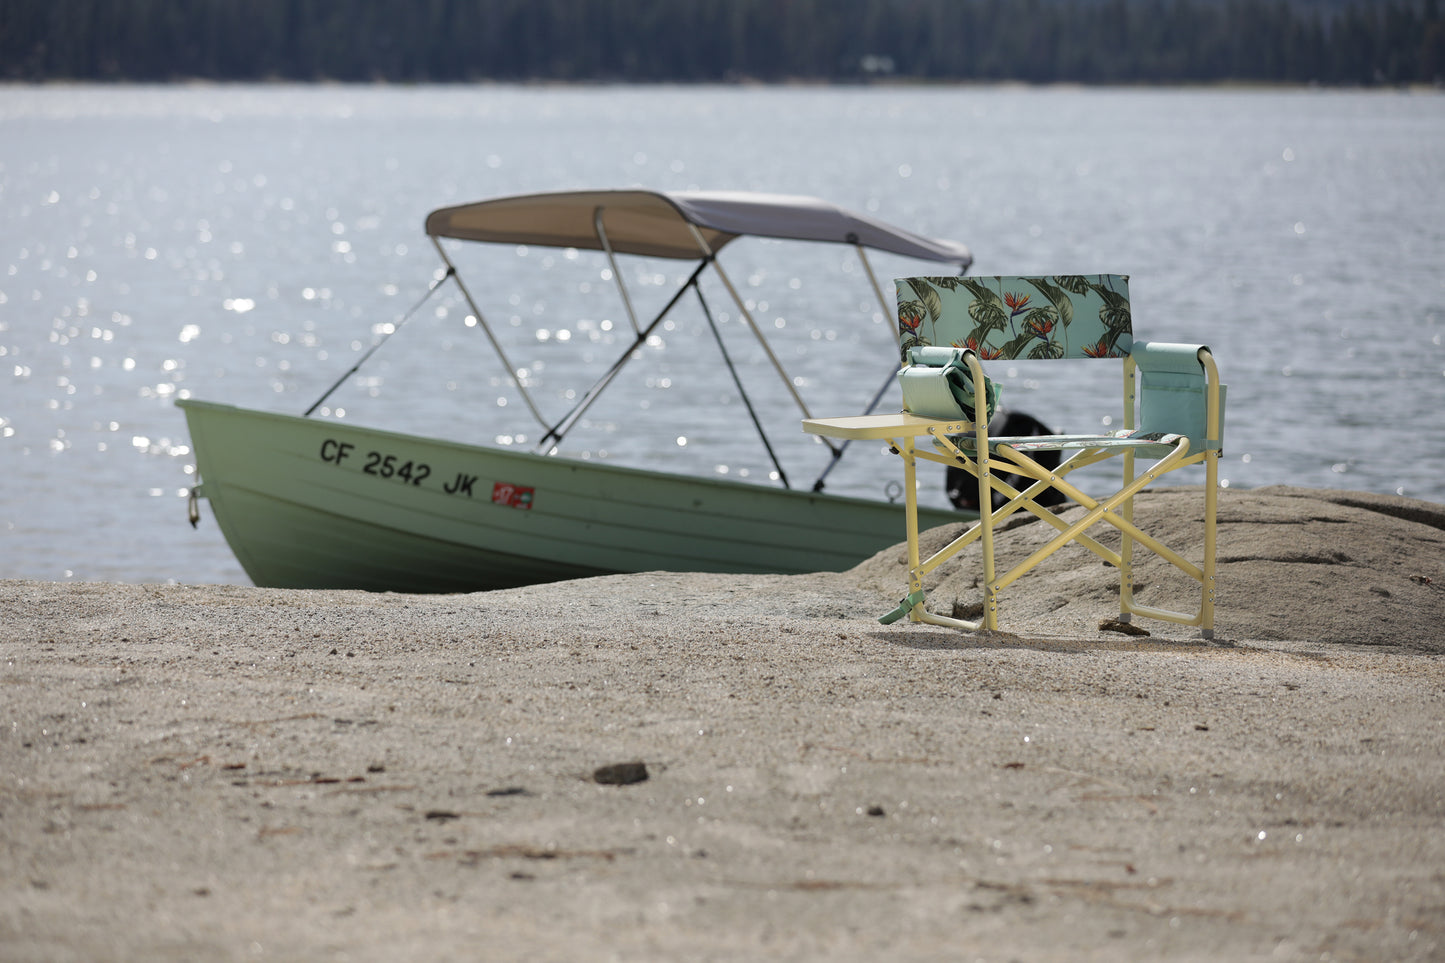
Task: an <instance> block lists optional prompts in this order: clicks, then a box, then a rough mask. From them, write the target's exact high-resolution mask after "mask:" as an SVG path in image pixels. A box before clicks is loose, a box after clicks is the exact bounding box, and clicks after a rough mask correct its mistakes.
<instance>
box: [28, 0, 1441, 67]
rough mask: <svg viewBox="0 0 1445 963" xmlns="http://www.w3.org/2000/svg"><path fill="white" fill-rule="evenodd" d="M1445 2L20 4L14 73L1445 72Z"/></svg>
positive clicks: (264, 0)
mask: <svg viewBox="0 0 1445 963" xmlns="http://www.w3.org/2000/svg"><path fill="white" fill-rule="evenodd" d="M1439 2H1440V0H1383V2H1343V0H1335V2H1330V0H1315V2H1310V3H1306V2H1304V0H402V2H398V0H3V2H0V78H4V79H9V80H27V81H30V80H34V81H40V80H84V81H108V80H124V81H168V80H178V79H188V78H201V79H210V80H222V81H257V80H301V81H309V80H323V79H329V80H339V81H369V80H386V81H393V82H413V81H416V82H422V81H433V82H448V81H471V80H504V81H534V80H554V81H682V82H715V81H736V80H760V81H782V80H817V81H856V80H865V79H882V78H898V79H907V80H916V81H1024V82H1031V83H1052V82H1078V83H1217V82H1230V81H1237V82H1265V83H1320V84H1332V85H1333V84H1351V85H1354V84H1409V83H1434V84H1438V83H1441V82H1442V79H1445V21H1442V19H1441V16H1440V11H1439Z"/></svg>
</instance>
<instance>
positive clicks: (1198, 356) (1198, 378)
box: [803, 274, 1225, 638]
mask: <svg viewBox="0 0 1445 963" xmlns="http://www.w3.org/2000/svg"><path fill="white" fill-rule="evenodd" d="M896 284H897V289H898V323H899V334H900V338H901V345H902V348H903V358H904V366H903V368H902V369H901V370H900V371H899V383H900V385H901V386H902V389H903V396H904V410H903V411H901V412H899V413H897V414H884V415H861V416H852V417H842V418H816V419H808V420H806V421H804V422H803V430H804V431H806V432H809V433H811V434H818V435H827V436H830V437H835V438H845V439H846V438H855V439H880V440H886V441H887V442H888V443H889V445H890V446H891V449H892V450H893V451H894V452H896V453H897V454H898V455H900V456H901V457H902V459H903V476H904V484H903V490H904V493H905V517H906V527H907V536H908V565H909V573H908V589H909V591H908V595H907V596H905V597H904V599H903V600H902V602H900V603H899V606H898V608H896V609H895V610H893V611H892V612H890V613H889V614H888V615H885V616H883V617H882V618H881V619H880V620H879V621H881V622H884V623H885V624H886V623H890V622H894V621H896V620H898V619H900V618H902V617H903V616H904V615H907V616H908V617H909V619H910V620H911V621H914V622H927V623H931V624H934V625H946V626H953V627H956V628H961V629H966V630H969V631H973V630H977V629H979V628H986V629H990V630H996V629H997V628H998V602H999V593H1000V592H1001V591H1002V590H1003V589H1004V588H1006V587H1008V586H1009V585H1011V584H1012V583H1013V582H1015V581H1016V580H1017V579H1018V578H1019V577H1020V576H1022V575H1024V574H1025V573H1027V572H1028V571H1029V570H1031V569H1033V568H1034V567H1035V566H1037V565H1038V564H1039V563H1040V562H1042V561H1043V560H1044V559H1046V558H1048V557H1049V556H1051V555H1053V554H1054V553H1055V552H1057V551H1058V550H1059V549H1061V548H1063V547H1064V546H1065V545H1067V544H1069V543H1071V542H1075V543H1078V544H1080V545H1082V546H1084V547H1085V548H1087V549H1089V550H1090V551H1091V552H1093V553H1094V554H1095V555H1098V556H1099V557H1101V558H1103V559H1104V561H1106V562H1107V563H1108V564H1110V565H1112V566H1114V567H1115V568H1117V569H1118V570H1119V576H1120V577H1119V619H1120V621H1124V622H1128V621H1130V619H1131V618H1132V617H1133V616H1136V615H1137V616H1141V617H1146V618H1152V619H1162V620H1165V621H1169V622H1175V623H1179V624H1182V625H1189V626H1198V627H1199V629H1200V630H1201V632H1202V634H1203V636H1204V637H1205V638H1212V637H1213V635H1214V590H1215V589H1214V576H1215V516H1216V510H1217V507H1218V480H1219V456H1220V453H1221V451H1222V443H1223V429H1224V397H1225V386H1224V385H1221V384H1220V383H1219V371H1218V369H1217V368H1216V366H1215V363H1214V357H1213V355H1212V354H1211V353H1210V351H1209V348H1208V347H1206V346H1204V345H1197V344H1166V343H1161V342H1151V341H1135V340H1134V338H1133V323H1132V317H1131V314H1130V308H1129V287H1128V278H1127V277H1125V276H1123V275H1117V274H1104V275H1070V276H1055V277H994V278H982V277H979V278H968V277H960V278H901V279H899V280H898V281H897V282H896ZM1025 359H1029V360H1050V361H1054V360H1059V361H1064V360H1074V361H1081V360H1092V359H1114V360H1115V361H1122V366H1123V379H1124V403H1123V418H1122V421H1121V422H1120V423H1121V424H1122V427H1121V428H1119V429H1118V430H1114V431H1110V432H1107V433H1105V434H1097V435H1045V436H1027V437H1022V436H1021V437H990V436H989V434H988V421H989V416H990V414H991V413H992V411H993V408H994V404H995V403H996V401H997V388H996V387H995V386H994V384H993V383H992V382H990V381H989V380H988V379H987V378H986V377H985V375H984V370H983V362H992V361H995V360H1025ZM1094 363H1098V362H1097V360H1096V361H1094ZM920 439H924V440H925V443H924V444H922V445H920V444H919V440H920ZM1048 451H1057V452H1060V453H1061V454H1062V455H1063V456H1064V457H1063V460H1062V462H1061V463H1059V465H1058V467H1056V468H1052V469H1049V468H1045V467H1043V466H1041V465H1040V464H1039V463H1038V461H1036V460H1035V458H1034V456H1035V455H1036V454H1038V453H1040V452H1048ZM1116 456H1118V457H1119V458H1120V461H1121V463H1122V469H1123V472H1122V475H1123V480H1122V484H1121V485H1120V487H1119V489H1118V490H1117V491H1115V492H1114V493H1113V494H1111V495H1108V496H1106V497H1103V498H1094V497H1092V496H1090V495H1088V494H1086V493H1085V492H1083V491H1081V490H1080V489H1079V488H1078V487H1076V486H1075V485H1073V484H1072V483H1071V482H1070V481H1069V476H1070V475H1071V474H1072V473H1073V472H1075V471H1077V470H1079V469H1080V468H1084V467H1087V466H1090V465H1095V464H1098V463H1100V462H1103V461H1106V460H1108V459H1110V458H1113V457H1116ZM918 459H923V460H926V461H933V462H938V463H941V464H945V465H957V466H959V467H961V468H963V469H964V470H965V471H967V472H969V473H970V474H972V475H973V476H975V477H976V478H977V481H978V505H979V520H978V524H977V525H974V526H972V527H971V528H969V529H968V530H967V531H965V532H964V533H963V534H962V535H960V536H959V537H958V538H956V539H954V540H953V541H952V542H950V543H949V544H948V545H946V546H944V547H943V548H942V549H940V550H939V551H938V552H937V553H935V554H934V555H933V556H932V557H930V558H928V559H926V560H921V559H920V558H919V548H918V495H917V487H916V475H915V465H916V462H917V460H918ZM1050 460H1052V459H1050ZM1140 462H1143V464H1140ZM1201 463H1202V464H1203V465H1204V471H1205V482H1204V490H1203V506H1202V514H1203V524H1204V558H1203V559H1202V561H1201V562H1199V563H1197V564H1196V563H1195V562H1192V561H1190V560H1189V559H1186V558H1185V557H1184V556H1183V555H1181V554H1180V553H1178V552H1176V551H1175V550H1173V549H1171V548H1169V547H1168V546H1167V545H1165V544H1163V543H1162V542H1161V541H1159V540H1158V539H1157V538H1155V537H1154V536H1152V535H1150V534H1149V533H1148V532H1146V531H1144V530H1143V529H1141V528H1140V527H1139V526H1138V525H1136V524H1135V523H1134V504H1133V499H1134V496H1135V495H1136V494H1137V493H1138V492H1139V491H1141V490H1142V489H1144V487H1145V486H1147V485H1149V484H1151V483H1153V482H1154V481H1155V480H1157V479H1158V478H1160V477H1161V476H1163V475H1165V474H1167V473H1169V472H1172V471H1175V470H1177V469H1180V468H1184V467H1186V466H1188V465H1197V464H1201ZM1141 469H1142V470H1141ZM1005 474H1014V475H1018V476H1022V479H1023V480H1021V481H1019V485H1020V486H1021V488H1022V490H1020V489H1019V488H1015V487H1014V486H1013V485H1010V484H1008V483H1007V482H1005V481H1004V480H1002V479H1001V478H1000V477H999V476H1000V475H1005ZM1050 490H1054V491H1057V492H1060V493H1062V494H1063V495H1064V496H1065V497H1066V499H1067V500H1068V501H1069V502H1073V503H1076V504H1077V505H1080V506H1082V507H1083V509H1084V513H1083V515H1082V516H1080V517H1079V518H1077V519H1074V520H1072V521H1065V520H1064V519H1063V518H1062V517H1060V516H1059V515H1057V514H1055V513H1054V512H1053V511H1050V510H1049V508H1047V507H1045V506H1044V505H1040V504H1039V502H1038V499H1039V498H1040V496H1041V495H1043V494H1044V493H1045V492H1048V491H1050ZM994 492H998V493H999V494H1000V495H1001V496H1002V497H1003V498H1004V499H1005V501H1004V502H1003V504H1002V505H1000V506H998V507H994V499H993V497H992V495H993V493H994ZM1055 500H1056V499H1055ZM1019 510H1026V511H1028V512H1031V513H1032V514H1034V515H1036V516H1037V517H1039V518H1040V519H1042V520H1043V521H1044V522H1046V523H1047V524H1049V525H1052V526H1053V527H1054V528H1055V529H1057V534H1055V535H1054V536H1053V538H1052V539H1051V540H1050V541H1049V542H1047V544H1045V545H1043V546H1042V547H1041V548H1039V549H1038V550H1037V551H1035V552H1034V553H1033V554H1031V555H1030V556H1029V557H1028V558H1026V559H1024V560H1023V561H1021V562H1019V563H1018V564H1017V565H1015V566H1014V567H1013V568H1011V569H1009V570H1008V571H1006V572H1003V573H998V572H996V571H995V565H994V542H995V539H996V537H997V535H998V527H999V525H1000V523H1001V522H1003V520H1004V519H1006V518H1008V517H1009V516H1010V515H1013V514H1014V513H1015V512H1017V511H1019ZM1101 523H1103V524H1108V525H1112V526H1114V528H1116V529H1118V530H1119V532H1120V544H1119V549H1118V550H1117V551H1115V550H1113V549H1112V548H1109V547H1107V546H1105V545H1103V544H1101V543H1100V542H1099V541H1098V540H1097V539H1095V538H1093V537H1091V536H1090V534H1089V531H1090V529H1091V528H1093V527H1094V526H1095V525H1097V524H1101ZM975 541H977V542H980V543H981V544H982V553H983V585H984V592H985V598H984V608H983V619H982V621H980V622H968V621H964V620H961V619H954V618H949V617H945V616H942V615H937V614H935V613H933V612H930V611H928V609H927V608H926V606H925V598H924V590H923V579H924V576H926V575H927V574H928V573H929V572H931V571H933V570H934V569H936V568H937V567H938V566H939V565H941V564H942V563H943V562H945V561H947V560H948V559H949V558H952V557H953V556H954V555H956V554H958V553H959V552H960V551H962V550H963V549H964V548H966V547H968V546H969V545H971V544H973V543H974V542H975ZM1136 543H1137V544H1138V545H1141V546H1143V547H1144V548H1146V549H1148V550H1150V551H1152V552H1154V553H1155V554H1156V555H1158V556H1160V557H1161V558H1163V559H1165V560H1167V561H1168V562H1170V563H1171V564H1172V565H1174V566H1175V567H1176V568H1178V569H1179V570H1180V571H1182V572H1184V573H1186V574H1188V575H1189V576H1191V577H1192V578H1193V579H1194V580H1195V581H1197V582H1198V583H1199V586H1200V601H1199V608H1198V611H1197V612H1193V613H1181V612H1172V611H1167V610H1164V609H1159V608H1152V607H1149V606H1144V605H1139V604H1137V603H1136V602H1135V601H1134V597H1133V554H1134V546H1135V544H1136Z"/></svg>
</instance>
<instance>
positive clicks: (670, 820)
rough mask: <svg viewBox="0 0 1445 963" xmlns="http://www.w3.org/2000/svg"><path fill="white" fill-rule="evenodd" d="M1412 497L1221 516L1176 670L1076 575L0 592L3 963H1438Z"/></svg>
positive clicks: (10, 588)
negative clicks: (983, 593) (1205, 583)
mask: <svg viewBox="0 0 1445 963" xmlns="http://www.w3.org/2000/svg"><path fill="white" fill-rule="evenodd" d="M1344 494H1345V495H1347V496H1348V498H1349V499H1350V500H1352V501H1359V500H1360V496H1359V495H1358V493H1344ZM1147 501H1148V503H1149V504H1148V505H1145V506H1143V507H1142V510H1159V511H1163V512H1166V513H1167V512H1168V511H1170V506H1169V493H1168V492H1160V493H1157V494H1156V495H1152V496H1151V497H1150V498H1148V499H1147ZM1426 504H1427V503H1408V500H1398V501H1394V500H1390V499H1389V498H1388V497H1387V496H1370V497H1368V498H1366V499H1365V500H1364V505H1363V506H1361V505H1357V504H1342V503H1341V502H1340V501H1339V500H1335V499H1334V497H1333V496H1330V497H1321V496H1320V493H1313V492H1310V493H1302V492H1300V491H1299V490H1287V489H1285V490H1278V491H1274V492H1265V493H1260V492H1249V493H1243V492H1239V493H1233V494H1231V495H1230V496H1229V497H1227V498H1226V500H1225V502H1224V503H1223V505H1222V508H1221V524H1222V535H1221V560H1222V569H1221V570H1222V571H1223V572H1225V573H1227V574H1228V576H1229V583H1228V585H1227V586H1226V588H1225V592H1226V593H1227V595H1226V598H1224V599H1223V600H1222V601H1221V609H1220V622H1219V628H1220V632H1219V637H1218V638H1217V639H1215V640H1214V641H1212V642H1211V641H1204V640H1201V639H1199V638H1197V632H1193V631H1192V630H1187V629H1183V628H1182V627H1169V626H1160V625H1159V624H1158V623H1146V625H1147V627H1148V628H1149V630H1150V631H1151V633H1152V634H1151V635H1149V636H1126V635H1121V634H1118V633H1114V632H1108V631H1103V630H1100V629H1099V628H1098V623H1099V622H1100V621H1101V620H1102V619H1103V618H1104V617H1105V616H1107V615H1108V614H1109V611H1108V603H1107V599H1104V600H1102V601H1101V600H1100V599H1099V598H1097V597H1096V589H1095V587H1094V580H1095V579H1096V578H1104V579H1107V575H1108V573H1107V572H1103V571H1102V568H1103V567H1102V566H1080V565H1079V564H1077V562H1076V560H1075V562H1074V563H1070V562H1069V560H1068V559H1065V560H1063V561H1062V562H1061V564H1060V565H1059V567H1058V568H1057V570H1054V569H1050V570H1042V569H1041V570H1040V572H1039V573H1038V580H1037V583H1036V584H1035V585H1034V586H1033V587H1032V590H1031V591H1029V592H1027V593H1025V592H1022V591H1018V592H1014V593H1012V594H1011V595H1009V596H1006V597H1005V604H1006V605H1007V606H1008V608H1007V609H1006V610H1005V615H1004V619H1003V624H1004V626H1005V628H1006V630H1007V631H1003V632H998V633H977V634H967V633H960V632H955V631H952V630H948V629H941V628H936V627H932V626H926V625H910V624H908V623H898V624H895V625H892V626H882V625H879V624H878V623H877V622H876V621H875V617H876V615H877V614H879V612H881V611H882V610H883V608H885V607H886V606H887V605H888V604H891V599H890V597H889V596H890V595H893V594H896V592H897V590H898V583H897V579H896V576H897V571H898V564H897V559H896V555H897V554H898V552H897V549H890V550H888V551H886V552H883V553H879V555H878V556H875V558H873V559H871V560H868V561H865V562H864V563H862V564H860V565H859V566H858V567H857V568H855V569H853V570H851V571H850V572H845V573H836V574H817V575H798V576H736V575H697V574H677V573H641V574H636V575H623V576H609V577H604V578H597V579H586V580H580V581H575V582H563V583H555V584H552V585H539V586H533V587H529V588H524V589H511V590H506V591H499V592H485V593H476V594H471V595H451V596H415V595H393V594H382V595H375V594H368V593H362V592H333V591H295V590H275V589H257V588H247V587H239V586H197V585H120V584H100V583H46V582H33V581H15V580H11V581H0V609H3V610H4V611H5V612H6V613H7V618H6V620H5V622H4V624H3V626H0V693H3V694H4V698H3V701H0V705H3V707H4V714H3V717H0V956H3V957H4V958H5V959H6V960H15V961H32V960H37V961H38V960H46V961H50V960H64V959H110V960H186V959H217V960H231V959H258V958H259V959H282V960H316V959H343V958H345V959H352V960H355V959H362V960H394V959H428V960H431V959H452V958H456V959H468V958H487V959H519V960H520V959H528V960H575V959H612V958H616V959H623V958H626V959H639V958H640V959H656V960H676V959H704V960H745V959H760V958H768V959H817V958H819V957H824V956H827V957H831V958H836V959H843V960H876V959H880V958H888V959H904V960H933V959H951V958H962V959H985V960H1008V959H1029V960H1091V959H1097V960H1159V959H1169V960H1218V959H1239V960H1249V959H1264V958H1270V959H1285V960H1305V959H1309V960H1318V959H1321V958H1324V957H1326V956H1327V957H1328V958H1330V959H1337V960H1339V959H1344V960H1350V959H1358V960H1365V959H1385V958H1388V959H1401V960H1416V959H1418V960H1427V959H1438V958H1439V955H1440V954H1441V953H1442V952H1445V913H1442V910H1441V907H1442V906H1445V873H1441V871H1440V869H1439V867H1440V866H1442V865H1445V832H1442V830H1445V800H1442V797H1441V792H1440V786H1442V785H1445V701H1442V696H1441V693H1442V692H1445V644H1442V641H1441V640H1442V637H1445V630H1441V629H1440V628H1438V626H1440V625H1441V624H1445V622H1442V620H1441V615H1442V609H1441V602H1440V601H1439V600H1440V598H1441V588H1440V582H1441V579H1440V578H1439V574H1438V573H1439V568H1440V566H1441V564H1442V558H1445V554H1442V553H1441V552H1440V551H1439V544H1440V543H1439V539H1440V538H1441V537H1442V532H1441V530H1440V529H1439V528H1438V527H1436V526H1435V525H1434V524H1433V521H1434V520H1435V516H1434V515H1433V514H1431V512H1432V511H1436V510H1440V509H1439V506H1433V507H1429V506H1427V508H1426V509H1421V511H1424V515H1423V516H1420V517H1421V518H1423V519H1424V520H1415V521H1412V520H1409V519H1408V518H1403V517H1400V513H1401V512H1404V513H1405V514H1411V513H1413V512H1415V510H1416V508H1417V507H1418V506H1420V505H1426ZM1392 513H1393V514H1392ZM1226 518H1227V519H1228V520H1227V521H1226ZM1280 518H1289V519H1291V522H1290V524H1289V525H1287V526H1281V525H1280V524H1278V523H1277V521H1273V520H1277V519H1280ZM1040 527H1042V526H1040ZM1223 532H1227V533H1228V538H1227V539H1226V538H1225V537H1224V534H1223ZM1319 532H1323V533H1325V535H1324V536H1321V535H1320V534H1318V533H1319ZM941 534H943V533H940V535H941ZM1296 537H1297V538H1298V539H1299V540H1300V541H1299V542H1298V543H1296V542H1293V541H1291V539H1292V538H1296ZM1324 539H1327V540H1324ZM1376 552H1382V553H1385V554H1384V555H1382V556H1379V557H1378V558H1377V555H1376ZM1061 554H1062V553H1061ZM1340 556H1344V557H1343V558H1341V557H1340ZM1226 557H1227V558H1228V560H1227V561H1224V559H1225V558H1226ZM1380 558H1384V559H1386V561H1385V562H1381V561H1380ZM1095 568H1098V569H1100V570H1101V571H1099V572H1095V571H1094V569H1095ZM1412 576H1418V577H1419V578H1421V579H1428V580H1429V581H1428V582H1425V583H1416V582H1413V581H1411V577H1412ZM969 578H970V576H969V574H968V573H967V572H966V571H961V570H960V571H954V572H942V573H940V574H939V576H938V580H937V583H938V584H937V585H936V586H935V588H934V590H933V592H934V596H933V597H934V598H936V599H937V600H938V601H939V604H941V605H946V604H947V603H948V600H949V598H950V594H951V593H954V592H958V591H962V588H960V586H963V587H966V583H967V582H968V581H969ZM1314 582H1320V583H1322V584H1321V585H1319V586H1316V585H1314V584H1313V583H1314ZM1018 584H1019V586H1020V587H1021V586H1022V585H1023V584H1024V583H1023V581H1021V582H1020V583H1018ZM1247 584H1260V585H1262V586H1263V590H1262V591H1258V592H1254V593H1249V592H1246V591H1244V588H1245V587H1246V585H1247ZM1161 587H1162V586H1161ZM1375 589H1380V590H1383V591H1385V592H1388V593H1389V594H1388V595H1382V594H1380V593H1379V592H1378V591H1373V590H1375ZM1316 591H1320V592H1324V593H1325V594H1326V595H1327V596H1328V597H1329V598H1331V599H1333V600H1334V601H1333V602H1332V603H1331V604H1332V605H1333V606H1334V608H1333V609H1331V610H1328V611H1318V609H1319V604H1318V602H1317V596H1316V595H1314V594H1312V593H1313V592H1316ZM1410 592H1418V593H1419V594H1418V595H1417V596H1410V597H1407V595H1408V594H1409V593H1410ZM1062 597H1067V598H1068V600H1069V601H1068V604H1065V605H1056V603H1057V601H1058V599H1059V598H1062ZM1367 604H1368V605H1370V606H1372V607H1370V608H1367V609H1361V610H1360V611H1359V612H1356V613H1354V614H1351V613H1350V611H1349V610H1350V609H1351V608H1352V607H1355V608H1358V607H1360V606H1364V605H1367ZM1407 616H1409V618H1407ZM1410 618H1414V619H1416V621H1410ZM1382 619H1383V620H1385V621H1382ZM1259 628H1265V629H1271V628H1273V629H1278V630H1279V631H1277V632H1276V633H1275V634H1282V635H1286V636H1291V637H1290V638H1284V639H1271V638H1263V637H1261V635H1262V634H1264V633H1261V632H1259V631H1257V629H1259ZM1351 632H1353V634H1351ZM632 763H641V764H642V766H643V767H644V768H645V772H646V778H645V779H642V780H641V781H628V780H629V779H635V778H636V776H637V775H638V774H639V770H637V769H636V768H635V767H634V768H631V769H628V768H626V767H624V768H623V769H621V770H612V772H611V777H612V778H610V779H607V778H605V779H603V780H602V781H599V779H598V775H597V774H598V771H599V770H601V769H604V767H609V766H617V765H618V764H632ZM619 773H621V774H623V775H626V774H628V773H631V775H630V776H628V778H621V777H619V776H618V774H619Z"/></svg>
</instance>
